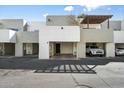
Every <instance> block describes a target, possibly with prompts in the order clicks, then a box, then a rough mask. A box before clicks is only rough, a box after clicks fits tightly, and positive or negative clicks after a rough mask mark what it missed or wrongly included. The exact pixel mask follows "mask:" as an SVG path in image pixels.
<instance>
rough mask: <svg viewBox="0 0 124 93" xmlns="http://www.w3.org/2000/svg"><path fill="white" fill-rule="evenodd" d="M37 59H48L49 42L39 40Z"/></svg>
mask: <svg viewBox="0 0 124 93" xmlns="http://www.w3.org/2000/svg"><path fill="white" fill-rule="evenodd" d="M39 59H49V42H47V41H46V42H39Z"/></svg>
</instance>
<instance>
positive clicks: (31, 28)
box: [0, 15, 124, 59]
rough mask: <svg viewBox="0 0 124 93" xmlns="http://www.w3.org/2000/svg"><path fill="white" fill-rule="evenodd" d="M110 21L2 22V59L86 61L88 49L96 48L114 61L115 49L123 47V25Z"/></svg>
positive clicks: (97, 18) (50, 19)
mask: <svg viewBox="0 0 124 93" xmlns="http://www.w3.org/2000/svg"><path fill="white" fill-rule="evenodd" d="M111 17H112V15H85V16H84V17H76V16H71V15H66V16H47V17H46V22H26V21H24V20H23V19H4V20H0V55H1V56H5V55H10V56H14V55H15V56H26V55H38V57H39V59H49V58H53V57H57V56H63V57H75V58H85V57H86V47H87V46H89V45H97V46H99V47H100V48H102V49H104V51H105V56H106V57H114V56H115V48H118V47H124V37H123V35H124V34H123V33H124V32H123V29H124V22H123V21H112V20H111V21H110V18H111Z"/></svg>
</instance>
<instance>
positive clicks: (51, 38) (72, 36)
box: [39, 26, 80, 59]
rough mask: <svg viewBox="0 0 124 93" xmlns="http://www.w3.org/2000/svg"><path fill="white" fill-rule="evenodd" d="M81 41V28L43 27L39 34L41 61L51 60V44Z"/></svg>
mask: <svg viewBox="0 0 124 93" xmlns="http://www.w3.org/2000/svg"><path fill="white" fill-rule="evenodd" d="M61 27H63V29H61ZM79 41H80V28H79V27H78V26H46V27H44V28H43V27H42V29H41V30H40V32H39V45H40V47H39V59H47V58H49V42H79ZM42 44H44V45H42ZM47 48H48V49H47ZM44 53H45V54H44Z"/></svg>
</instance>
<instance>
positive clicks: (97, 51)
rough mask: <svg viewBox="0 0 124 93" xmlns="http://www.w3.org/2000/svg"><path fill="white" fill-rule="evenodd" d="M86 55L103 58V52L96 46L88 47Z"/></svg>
mask: <svg viewBox="0 0 124 93" xmlns="http://www.w3.org/2000/svg"><path fill="white" fill-rule="evenodd" d="M86 54H88V55H90V56H95V55H99V56H104V50H103V49H101V48H98V47H97V46H89V47H87V48H86Z"/></svg>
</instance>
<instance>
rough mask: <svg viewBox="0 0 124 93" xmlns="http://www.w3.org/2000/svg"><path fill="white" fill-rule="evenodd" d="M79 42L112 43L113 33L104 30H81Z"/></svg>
mask: <svg viewBox="0 0 124 93" xmlns="http://www.w3.org/2000/svg"><path fill="white" fill-rule="evenodd" d="M81 41H83V42H103V43H105V42H113V31H112V30H104V29H82V30H81Z"/></svg>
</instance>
